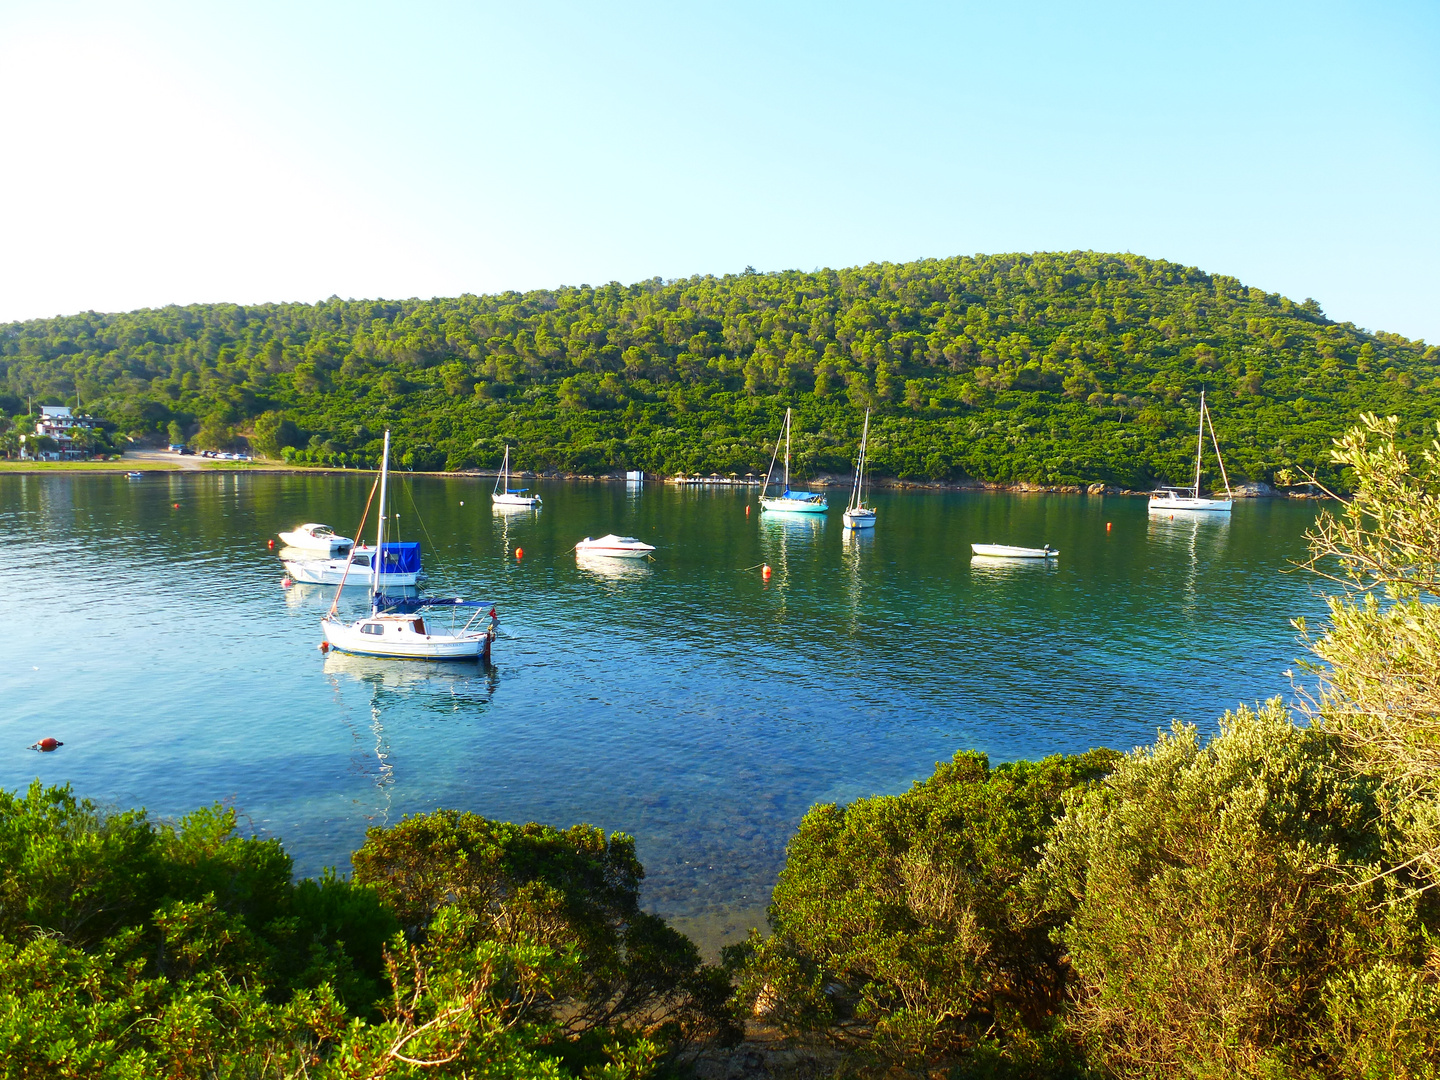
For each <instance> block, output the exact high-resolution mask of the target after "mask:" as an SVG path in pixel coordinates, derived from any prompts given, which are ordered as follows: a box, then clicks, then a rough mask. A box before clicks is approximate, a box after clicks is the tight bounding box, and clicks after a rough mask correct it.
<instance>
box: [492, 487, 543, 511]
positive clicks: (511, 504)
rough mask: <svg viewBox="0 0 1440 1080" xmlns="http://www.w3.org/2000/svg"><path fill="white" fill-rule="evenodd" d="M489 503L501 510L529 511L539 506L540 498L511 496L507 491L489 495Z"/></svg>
mask: <svg viewBox="0 0 1440 1080" xmlns="http://www.w3.org/2000/svg"><path fill="white" fill-rule="evenodd" d="M490 501H491V502H492V503H494V504H495V506H496V507H497V508H499V509H502V510H531V509H534V508H535V507H537V506H539V505H540V496H538V495H512V494H510V493H509V492H508V491H507V492H503V493H496V494H494V495H491V496H490Z"/></svg>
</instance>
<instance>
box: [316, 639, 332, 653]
mask: <svg viewBox="0 0 1440 1080" xmlns="http://www.w3.org/2000/svg"><path fill="white" fill-rule="evenodd" d="M318 648H319V649H320V651H321V652H329V651H330V642H328V641H322V642H320V644H319V646H318Z"/></svg>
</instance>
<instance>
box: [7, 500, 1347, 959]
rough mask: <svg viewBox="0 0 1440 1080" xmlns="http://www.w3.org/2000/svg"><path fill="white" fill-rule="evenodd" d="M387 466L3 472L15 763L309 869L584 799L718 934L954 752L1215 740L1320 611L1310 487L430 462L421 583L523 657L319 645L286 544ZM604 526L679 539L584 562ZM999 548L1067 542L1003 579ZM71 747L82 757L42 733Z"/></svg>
mask: <svg viewBox="0 0 1440 1080" xmlns="http://www.w3.org/2000/svg"><path fill="white" fill-rule="evenodd" d="M369 483H370V479H369V478H368V477H363V476H359V475H356V476H348V477H347V476H280V475H265V474H255V475H238V474H236V475H220V474H191V475H176V474H150V475H148V476H147V477H146V478H145V479H143V480H140V481H127V480H126V479H125V478H124V477H112V476H91V477H63V476H44V477H36V476H30V477H22V476H0V538H3V541H4V556H3V558H0V596H3V598H4V600H3V603H4V608H5V612H6V616H7V617H6V618H5V619H3V620H0V702H3V706H0V784H3V785H4V786H6V787H10V788H15V787H20V786H23V785H26V784H28V783H29V782H30V781H31V780H32V779H33V778H35V777H37V776H38V777H40V778H41V779H43V780H44V781H46V782H51V783H60V782H69V783H72V784H73V785H74V786H75V789H76V790H77V792H78V793H80V794H83V795H87V796H90V797H92V798H94V799H97V800H99V801H101V802H103V803H107V804H112V805H117V806H145V807H147V808H149V809H150V810H151V811H152V812H153V813H156V814H159V815H162V816H169V815H178V814H181V813H183V812H185V811H187V810H189V809H191V808H193V807H195V806H197V805H200V804H206V803H211V802H214V801H216V800H224V801H228V802H230V803H233V805H235V806H236V807H237V808H238V810H239V811H240V813H241V815H242V820H243V821H244V822H245V823H246V824H247V827H250V826H253V828H254V830H255V831H257V832H258V833H261V834H265V835H270V834H275V835H279V836H281V837H282V838H283V839H284V841H285V845H286V848H287V849H288V850H289V851H290V853H291V854H292V855H293V856H294V857H295V860H296V865H297V871H298V872H300V873H302V874H312V873H315V872H318V871H319V870H320V869H321V868H322V867H324V866H336V867H339V868H340V869H342V870H348V867H349V863H348V856H349V852H350V851H351V850H353V849H354V848H355V847H357V846H358V845H359V844H360V842H361V841H362V839H363V836H364V832H365V829H366V827H367V826H370V825H376V824H385V823H387V822H395V821H398V820H399V819H400V817H401V816H402V815H404V814H407V813H415V812H419V811H426V810H430V809H433V808H435V807H440V806H447V807H459V808H462V809H466V810H473V811H476V812H478V813H481V814H485V815H488V816H491V817H496V818H504V819H509V820H516V821H521V820H539V821H545V822H550V823H553V824H556V825H568V824H572V823H574V822H577V821H586V822H591V823H594V824H597V825H601V826H603V827H605V828H606V829H619V830H624V831H626V832H629V833H632V834H633V835H635V836H636V837H637V839H638V843H639V850H640V854H641V857H642V858H643V860H644V862H645V865H646V868H647V880H646V893H645V898H646V901H647V903H648V905H649V906H650V907H652V908H653V909H655V910H657V911H659V912H661V913H663V914H666V915H668V916H670V917H672V918H674V919H676V920H677V921H678V922H679V924H680V925H682V926H684V927H686V928H687V929H689V930H691V932H692V933H695V934H696V935H697V936H698V937H700V938H701V939H702V940H703V941H704V942H706V943H707V944H709V945H713V944H714V943H715V942H716V941H718V940H720V939H722V938H733V937H734V936H736V935H737V934H739V933H741V932H743V930H744V928H745V927H746V926H748V925H753V924H758V923H759V922H760V920H761V913H760V909H761V908H762V907H763V905H764V903H765V902H766V900H767V899H768V896H769V890H770V887H771V885H772V883H773V881H774V878H775V874H776V872H777V870H778V868H779V866H780V864H781V862H782V860H783V855H784V845H785V842H786V840H787V838H788V837H789V836H790V835H791V833H792V832H793V830H794V828H795V825H796V823H797V822H798V821H799V819H800V817H801V815H802V814H803V813H804V812H805V810H806V809H807V808H808V807H809V806H811V805H812V804H814V803H817V802H825V801H848V800H851V799H855V798H857V797H861V796H865V795H870V794H874V793H877V792H895V791H900V790H902V789H904V788H905V787H906V786H908V785H909V784H910V783H911V782H912V781H913V780H915V779H917V778H920V777H923V776H926V775H928V774H929V773H930V771H931V769H932V768H933V767H934V763H935V762H936V761H937V760H941V759H946V758H949V757H950V756H951V755H952V754H953V753H954V752H955V751H956V750H959V749H971V748H973V749H979V750H984V751H986V752H988V753H989V754H990V755H991V758H992V760H995V761H1000V760H1008V759H1013V758H1019V757H1037V756H1043V755H1046V754H1053V753H1059V752H1073V751H1080V750H1084V749H1087V748H1089V747H1092V746H1099V745H1105V746H1113V747H1118V748H1122V749H1126V748H1129V747H1132V746H1134V745H1137V744H1140V743H1144V742H1148V741H1149V740H1151V739H1152V738H1153V737H1154V733H1155V729H1156V728H1157V727H1160V726H1166V725H1168V724H1169V723H1170V721H1171V719H1172V718H1179V719H1182V720H1187V721H1194V722H1197V723H1199V724H1201V725H1202V726H1203V727H1205V728H1213V726H1214V723H1215V720H1216V717H1217V716H1218V715H1219V714H1220V713H1221V712H1223V711H1224V710H1225V709H1227V708H1233V707H1234V706H1235V705H1236V704H1237V703H1238V702H1241V701H1245V702H1253V701H1255V700H1257V699H1263V698H1267V697H1270V696H1273V695H1276V694H1282V695H1287V696H1288V695H1289V693H1290V686H1289V681H1288V679H1287V678H1286V677H1285V675H1284V671H1285V669H1286V668H1288V667H1291V666H1292V663H1293V659H1294V658H1295V657H1296V656H1297V655H1298V654H1299V652H1300V649H1299V646H1298V645H1297V643H1296V640H1295V634H1294V631H1293V630H1292V629H1291V627H1290V625H1289V622H1288V620H1289V619H1290V618H1291V617H1292V616H1294V615H1296V614H1314V613H1316V612H1317V611H1318V610H1320V609H1321V607H1322V605H1321V604H1320V601H1319V599H1318V594H1317V589H1316V583H1315V581H1314V580H1313V579H1309V578H1307V577H1306V576H1305V575H1304V574H1301V573H1291V574H1286V573H1283V572H1282V571H1284V570H1285V569H1286V566H1287V563H1286V560H1287V559H1289V558H1294V557H1296V556H1298V555H1299V554H1300V553H1301V552H1302V551H1303V547H1304V545H1303V540H1302V533H1303V531H1304V529H1305V528H1306V526H1307V525H1308V524H1309V523H1310V522H1311V521H1312V519H1313V517H1314V515H1315V513H1316V512H1317V511H1316V507H1315V506H1314V504H1307V503H1290V502H1250V503H1242V504H1240V505H1239V506H1238V507H1237V508H1236V510H1235V512H1234V515H1233V520H1230V521H1226V520H1224V519H1221V520H1201V521H1193V520H1183V521H1182V520H1173V521H1172V520H1170V519H1168V518H1165V519H1153V518H1150V517H1149V516H1148V515H1147V514H1146V511H1145V504H1144V502H1143V500H1140V499H1131V498H1103V499H1102V498H1098V497H1085V496H1060V495H1001V494H944V495H939V494H905V493H885V492H881V493H879V494H878V495H877V497H876V500H875V501H876V503H877V505H878V507H879V513H880V526H879V528H877V529H876V530H875V533H874V535H873V536H861V537H859V538H858V539H853V538H849V537H846V536H844V535H843V530H842V529H841V528H840V520H839V507H838V506H837V507H836V508H835V509H833V510H832V512H831V514H830V515H829V517H828V519H825V520H806V519H803V518H801V519H796V520H789V521H785V520H780V519H778V518H776V517H774V516H771V515H761V514H760V513H759V512H758V510H754V509H752V511H751V513H750V514H749V515H747V514H746V512H745V506H746V503H747V501H749V502H753V493H752V494H750V495H748V496H747V494H746V493H745V492H743V491H739V490H726V489H719V490H697V489H676V488H673V487H667V486H662V485H649V486H646V487H645V488H644V489H643V490H633V489H626V488H625V487H623V486H619V485H613V484H600V483H595V484H584V483H550V484H542V485H541V491H542V493H543V495H544V499H545V508H544V509H543V510H542V511H540V512H539V513H520V514H515V513H513V512H512V513H509V514H500V513H496V512H494V511H492V509H491V506H490V502H489V494H488V493H489V484H488V483H485V482H476V481H474V480H463V479H438V478H415V479H411V480H408V481H405V482H402V483H399V484H397V485H396V486H395V491H394V492H393V501H394V502H395V503H396V504H398V511H399V514H400V518H399V527H400V530H401V534H402V536H403V537H404V538H406V539H418V540H420V541H421V543H422V544H423V545H424V551H425V565H426V570H427V572H428V574H429V579H428V583H427V584H428V589H427V591H434V592H439V593H444V594H453V593H460V594H463V595H466V596H469V597H472V598H473V597H483V598H486V599H493V600H495V601H496V603H497V604H498V606H499V609H500V613H501V617H502V620H503V623H502V637H501V639H500V640H499V641H498V642H497V643H496V646H495V661H496V662H495V666H494V667H493V668H492V669H490V670H489V671H486V670H482V669H480V668H479V667H478V666H476V665H449V666H445V665H424V664H413V663H403V662H394V661H379V660H361V659H356V658H346V657H343V656H339V655H333V654H332V655H330V656H328V657H327V656H322V655H321V654H320V653H319V652H318V651H317V648H316V645H317V643H318V642H319V641H320V631H319V628H318V625H317V624H318V620H319V618H320V616H321V614H322V613H323V612H324V610H325V609H326V608H327V607H328V605H329V603H330V599H331V594H332V592H333V590H330V589H320V588H318V587H295V588H291V589H288V590H286V589H283V588H282V587H281V585H280V581H281V577H282V568H281V567H280V565H279V563H278V561H277V560H276V558H275V556H274V555H273V554H272V553H270V552H269V551H267V550H266V540H267V538H270V537H273V536H274V535H275V534H276V532H277V531H278V530H280V529H288V528H290V527H292V526H294V525H295V524H297V523H299V522H302V521H325V522H330V523H331V524H333V525H335V526H336V527H337V529H339V530H340V531H342V532H346V533H349V532H350V531H351V530H353V527H354V525H355V522H356V521H357V520H358V518H359V515H360V511H361V509H362V507H363V505H364V502H365V496H366V493H367V491H368V487H369ZM843 500H844V494H843V493H841V494H840V495H838V497H837V496H835V495H832V500H831V501H832V502H834V503H837V504H838V503H842V502H843ZM176 503H178V504H179V507H178V509H177V508H175V506H174V504H176ZM1107 522H1108V523H1110V526H1111V527H1110V529H1109V530H1108V531H1107V529H1106V524H1107ZM612 531H613V532H618V533H622V534H633V535H635V536H639V537H641V538H643V539H645V540H647V541H649V542H650V543H653V544H655V545H656V546H657V547H658V548H659V551H658V552H657V558H656V559H655V561H654V562H647V563H641V564H628V563H614V564H608V565H607V564H606V563H605V562H603V561H602V562H600V563H598V564H595V565H593V566H589V565H580V564H577V560H576V557H575V556H574V555H573V554H571V553H570V551H569V549H570V548H571V547H572V546H573V545H574V543H575V541H577V540H579V539H580V538H581V537H583V536H586V535H594V536H598V535H601V534H603V533H607V532H612ZM974 541H981V542H997V543H1017V544H1026V545H1040V544H1043V543H1046V542H1048V543H1050V544H1051V545H1052V546H1054V547H1058V548H1060V549H1061V556H1060V558H1059V560H1058V562H1057V563H1055V564H1054V565H1049V566H1045V565H1038V564H1024V563H1022V564H1016V565H983V566H982V565H980V564H978V563H976V562H972V560H971V558H970V554H969V545H970V544H971V543H972V542H974ZM517 548H523V549H524V557H523V559H520V560H517V559H516V557H515V551H516V549H517ZM761 562H768V563H769V564H770V565H771V566H772V567H773V569H774V573H773V576H772V577H771V579H770V580H769V582H768V583H767V582H766V581H764V580H763V579H762V577H761V574H760V571H759V570H758V569H757V568H755V567H756V564H759V563H761ZM349 591H350V590H347V594H348V593H349ZM356 592H357V595H356V597H355V598H354V601H349V600H348V599H347V601H346V606H347V607H348V608H349V609H350V610H352V611H353V610H357V609H358V608H359V607H360V606H361V605H362V604H363V592H362V591H359V590H356ZM46 735H53V736H55V737H56V738H59V739H61V740H63V741H64V743H65V746H64V748H63V749H61V750H60V751H58V752H56V753H53V754H45V755H42V754H37V753H34V752H31V751H28V750H26V749H25V747H26V746H28V745H29V744H30V743H31V742H33V741H35V740H36V739H38V738H40V737H42V736H46Z"/></svg>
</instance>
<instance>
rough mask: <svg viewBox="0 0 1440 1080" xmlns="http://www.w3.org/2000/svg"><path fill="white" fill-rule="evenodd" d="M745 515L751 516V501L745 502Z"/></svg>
mask: <svg viewBox="0 0 1440 1080" xmlns="http://www.w3.org/2000/svg"><path fill="white" fill-rule="evenodd" d="M745 516H746V517H749V516H750V504H749V503H746V504H745Z"/></svg>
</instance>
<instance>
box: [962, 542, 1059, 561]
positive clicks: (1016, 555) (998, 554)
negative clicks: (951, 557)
mask: <svg viewBox="0 0 1440 1080" xmlns="http://www.w3.org/2000/svg"><path fill="white" fill-rule="evenodd" d="M970 550H971V551H972V552H973V553H974V554H976V555H980V556H983V557H984V558H987V559H1053V558H1054V557H1055V556H1056V555H1059V554H1060V549H1059V548H1052V547H1051V546H1050V545H1049V544H1046V545H1045V546H1044V547H1038V548H1027V547H1011V546H1010V545H1009V544H971V545H970Z"/></svg>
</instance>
